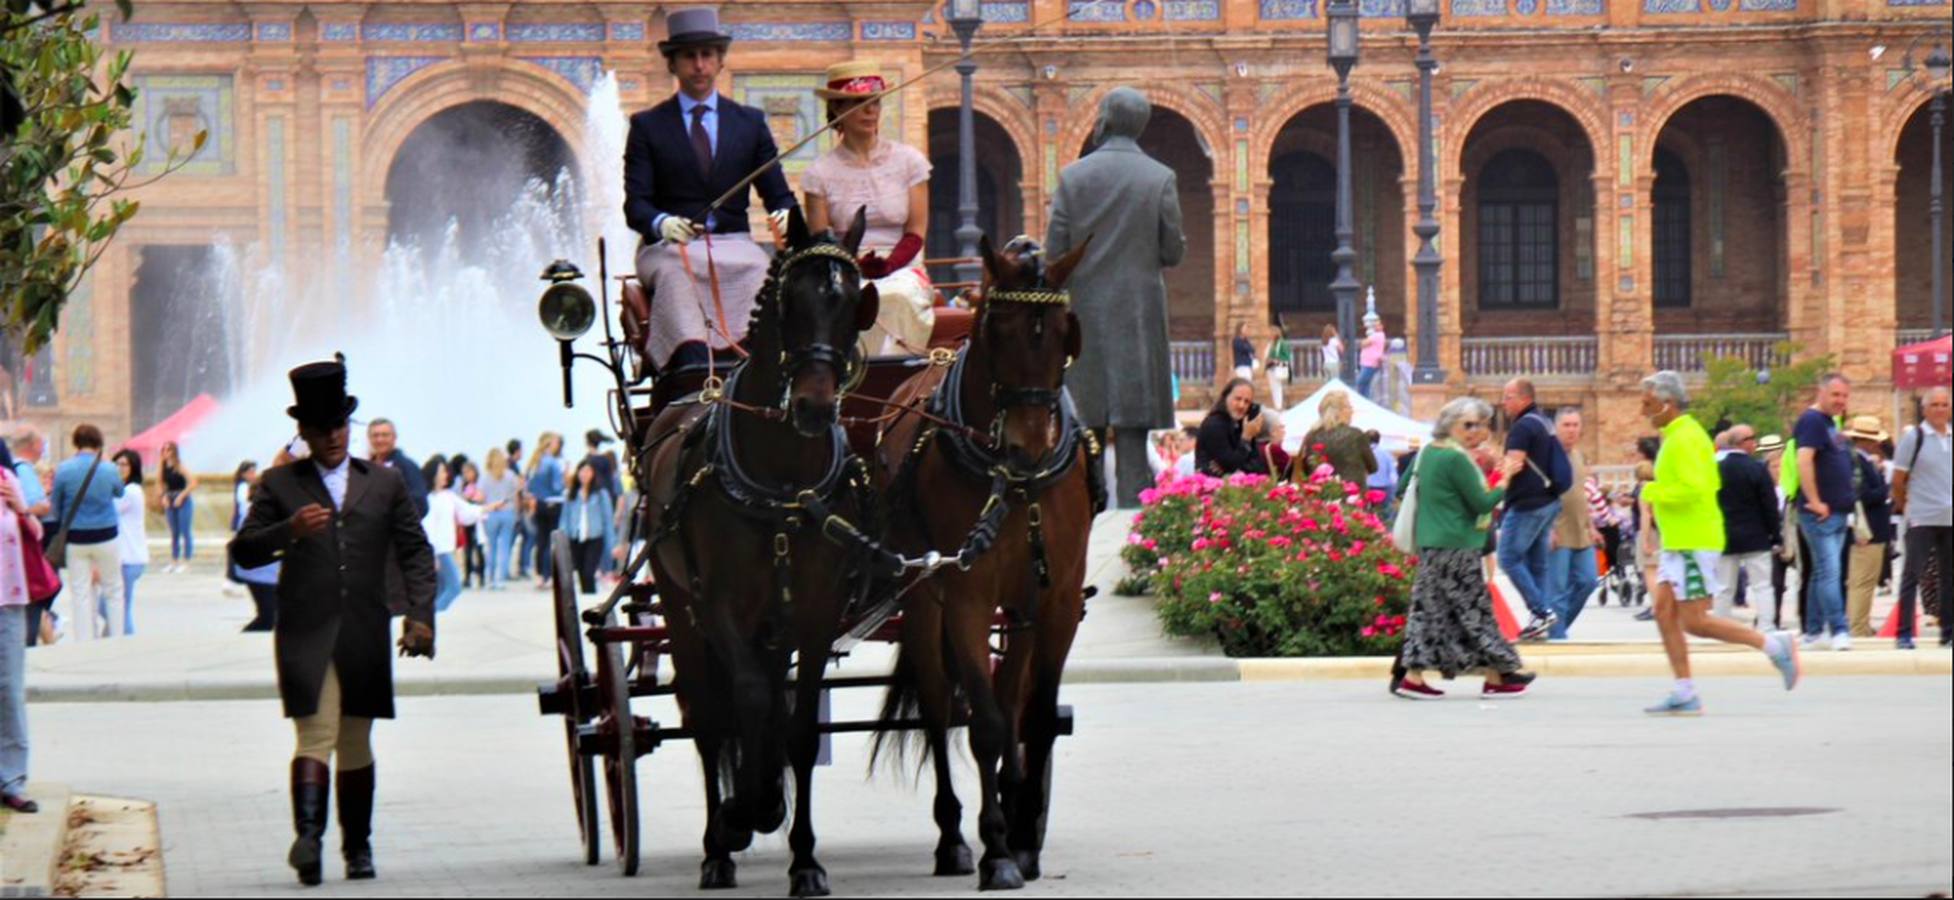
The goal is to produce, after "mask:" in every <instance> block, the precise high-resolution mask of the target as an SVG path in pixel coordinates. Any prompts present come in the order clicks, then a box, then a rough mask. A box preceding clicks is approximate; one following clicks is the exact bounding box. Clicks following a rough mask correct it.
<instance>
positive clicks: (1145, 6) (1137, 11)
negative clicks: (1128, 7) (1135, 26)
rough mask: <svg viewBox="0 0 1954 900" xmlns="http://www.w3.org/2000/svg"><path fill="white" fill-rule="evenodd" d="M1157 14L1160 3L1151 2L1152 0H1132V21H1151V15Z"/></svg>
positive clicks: (1158, 13)
mask: <svg viewBox="0 0 1954 900" xmlns="http://www.w3.org/2000/svg"><path fill="white" fill-rule="evenodd" d="M1157 15H1160V5H1159V4H1157V3H1155V2H1153V0H1134V2H1133V20H1134V21H1136V22H1151V21H1153V17H1154V16H1157Z"/></svg>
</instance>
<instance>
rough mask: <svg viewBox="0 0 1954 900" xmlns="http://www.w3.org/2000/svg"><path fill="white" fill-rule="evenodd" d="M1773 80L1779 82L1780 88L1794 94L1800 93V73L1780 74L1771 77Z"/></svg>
mask: <svg viewBox="0 0 1954 900" xmlns="http://www.w3.org/2000/svg"><path fill="white" fill-rule="evenodd" d="M1771 80H1772V81H1775V82H1777V83H1778V86H1780V87H1782V88H1784V89H1785V90H1787V91H1790V92H1791V93H1793V94H1796V93H1798V73H1796V72H1780V73H1778V74H1776V75H1773V76H1771Z"/></svg>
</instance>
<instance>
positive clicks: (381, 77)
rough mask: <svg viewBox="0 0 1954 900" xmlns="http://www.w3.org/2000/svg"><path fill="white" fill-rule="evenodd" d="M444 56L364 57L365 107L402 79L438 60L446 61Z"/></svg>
mask: <svg viewBox="0 0 1954 900" xmlns="http://www.w3.org/2000/svg"><path fill="white" fill-rule="evenodd" d="M447 59H448V58H447V57H445V56H369V57H367V58H366V108H367V109H372V108H373V105H374V104H376V103H379V102H380V98H381V97H382V96H383V95H385V94H386V93H387V91H390V90H392V89H393V86H394V85H396V84H399V83H400V82H401V80H402V79H404V78H406V77H407V76H409V75H412V74H414V73H415V72H419V71H420V70H422V69H425V68H427V67H428V66H431V65H434V64H435V63H439V62H447Z"/></svg>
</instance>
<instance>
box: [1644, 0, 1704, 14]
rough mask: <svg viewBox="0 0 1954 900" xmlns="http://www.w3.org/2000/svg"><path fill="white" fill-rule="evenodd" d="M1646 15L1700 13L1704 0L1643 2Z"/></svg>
mask: <svg viewBox="0 0 1954 900" xmlns="http://www.w3.org/2000/svg"><path fill="white" fill-rule="evenodd" d="M1642 11H1643V12H1646V13H1700V12H1702V11H1703V0H1642Z"/></svg>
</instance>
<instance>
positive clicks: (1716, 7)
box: [1710, 0, 1730, 12]
mask: <svg viewBox="0 0 1954 900" xmlns="http://www.w3.org/2000/svg"><path fill="white" fill-rule="evenodd" d="M1729 8H1730V0H1710V9H1711V10H1713V11H1715V12H1723V11H1725V10H1728V9H1729Z"/></svg>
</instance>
